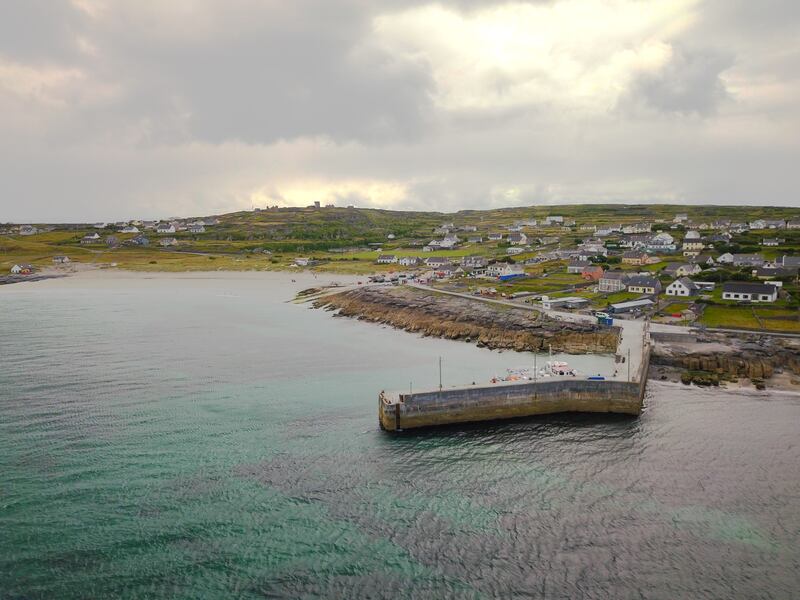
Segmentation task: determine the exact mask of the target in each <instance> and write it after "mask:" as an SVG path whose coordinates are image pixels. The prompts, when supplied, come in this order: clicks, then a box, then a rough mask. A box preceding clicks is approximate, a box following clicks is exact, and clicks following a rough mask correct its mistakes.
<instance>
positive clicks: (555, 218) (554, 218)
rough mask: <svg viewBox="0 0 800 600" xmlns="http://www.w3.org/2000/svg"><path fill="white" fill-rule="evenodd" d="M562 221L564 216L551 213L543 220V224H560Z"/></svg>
mask: <svg viewBox="0 0 800 600" xmlns="http://www.w3.org/2000/svg"><path fill="white" fill-rule="evenodd" d="M563 222H564V217H562V216H559V215H551V216H549V217H546V218H545V220H544V223H543V225H556V224H558V225H561V224H562V223H563Z"/></svg>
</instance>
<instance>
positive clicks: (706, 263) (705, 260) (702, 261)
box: [689, 254, 714, 267]
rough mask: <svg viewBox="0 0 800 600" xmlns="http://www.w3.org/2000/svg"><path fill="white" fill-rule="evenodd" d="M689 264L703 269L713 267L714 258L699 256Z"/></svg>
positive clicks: (705, 255) (707, 255)
mask: <svg viewBox="0 0 800 600" xmlns="http://www.w3.org/2000/svg"><path fill="white" fill-rule="evenodd" d="M689 262H693V263H695V264H698V265H701V266H703V267H713V266H714V257H713V256H711V255H710V254H698V255H697V256H693V257H692V258H691V259H690V260H689Z"/></svg>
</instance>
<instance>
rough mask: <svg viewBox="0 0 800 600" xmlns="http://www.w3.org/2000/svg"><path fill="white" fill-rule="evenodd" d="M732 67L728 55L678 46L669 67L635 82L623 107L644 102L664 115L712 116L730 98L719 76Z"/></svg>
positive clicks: (643, 75) (674, 49) (731, 61)
mask: <svg viewBox="0 0 800 600" xmlns="http://www.w3.org/2000/svg"><path fill="white" fill-rule="evenodd" d="M732 65H733V58H732V57H731V56H729V55H727V54H724V53H721V52H717V51H710V50H703V51H697V50H694V51H691V50H686V49H685V48H683V47H681V46H676V47H674V48H673V56H672V58H671V60H670V62H669V63H668V64H667V66H666V68H664V69H661V70H660V71H658V72H656V73H646V74H642V75H641V76H640V77H639V78H638V79H636V80H635V81H634V82H633V84H632V85H631V89H630V91H629V94H628V95H627V96H626V98H624V100H623V104H630V103H633V104H638V103H639V102H643V103H644V104H645V105H647V106H649V107H651V108H654V109H656V110H658V111H661V112H665V113H683V114H693V113H694V114H699V115H710V114H713V113H715V112H716V110H717V108H718V107H719V105H720V103H721V102H723V101H725V100H726V99H729V98H730V94H729V93H728V91H727V89H726V88H725V84H724V82H723V81H722V79H721V78H720V75H721V74H722V73H723V72H724V71H725V70H727V69H728V68H729V67H731V66H732Z"/></svg>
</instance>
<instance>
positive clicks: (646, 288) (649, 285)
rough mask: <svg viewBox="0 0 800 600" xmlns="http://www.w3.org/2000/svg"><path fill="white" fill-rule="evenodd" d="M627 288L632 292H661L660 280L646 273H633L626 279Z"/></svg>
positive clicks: (653, 293)
mask: <svg viewBox="0 0 800 600" xmlns="http://www.w3.org/2000/svg"><path fill="white" fill-rule="evenodd" d="M627 283H628V286H627V290H628V291H629V292H631V293H633V294H648V295H651V296H652V295H656V294H659V293H661V282H660V281H659V280H658V279H656V278H655V277H650V276H648V275H635V276H633V277H631V278H630V279H628V282H627Z"/></svg>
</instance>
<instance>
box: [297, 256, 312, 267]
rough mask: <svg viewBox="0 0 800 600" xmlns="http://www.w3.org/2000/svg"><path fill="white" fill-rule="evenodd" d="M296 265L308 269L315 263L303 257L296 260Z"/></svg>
mask: <svg viewBox="0 0 800 600" xmlns="http://www.w3.org/2000/svg"><path fill="white" fill-rule="evenodd" d="M294 264H295V265H297V266H298V267H307V266H309V265H312V264H314V261H313V260H312V259H310V258H305V257H301V258H295V259H294Z"/></svg>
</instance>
